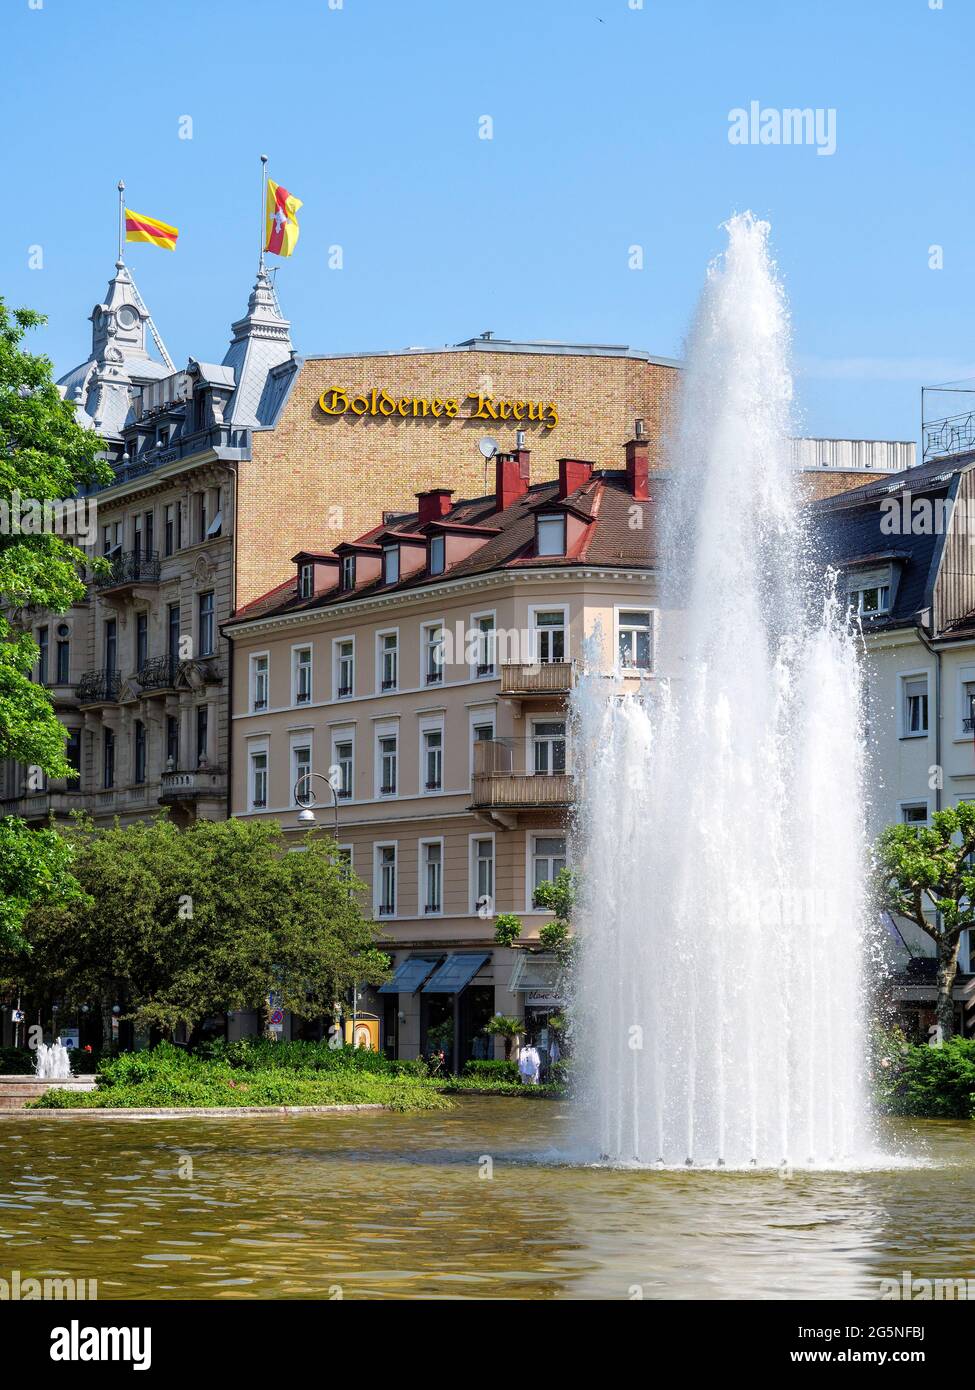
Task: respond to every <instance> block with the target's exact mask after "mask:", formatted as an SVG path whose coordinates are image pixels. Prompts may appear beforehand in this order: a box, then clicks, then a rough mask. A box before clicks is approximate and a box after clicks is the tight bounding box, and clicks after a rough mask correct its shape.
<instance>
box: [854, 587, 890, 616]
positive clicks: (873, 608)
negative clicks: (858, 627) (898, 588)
mask: <svg viewBox="0 0 975 1390" xmlns="http://www.w3.org/2000/svg"><path fill="white" fill-rule="evenodd" d="M850 607H851V608H852V609H853V611H854V613H858V614H859V615H860V616H861V617H864V618H875V617H877V616H879V615H880V614H882V613H888V612H889V611H890V585H889V584H871V585H869V586H868V587H866V588H863V589H853V590H851V592H850Z"/></svg>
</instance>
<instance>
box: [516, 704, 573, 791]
mask: <svg viewBox="0 0 975 1390" xmlns="http://www.w3.org/2000/svg"><path fill="white" fill-rule="evenodd" d="M539 724H561V725H562V729H563V733H562V743H563V745H564V749H565V759H564V761H565V767H564V769H562V770H561V771H556V770H555V769H554V768H552V767H550V768H548V769H547V770H546V771H545V772H539V773H537V774H536V771H535V747H536V745H537V744H538V743H547V744H549V745H551V744H552V743H553V742H554V741H555V740H556V739H557V738H558V737H559V736H558V734H541V735H539V734H536V732H535V730H536V728H537V727H538V725H539ZM530 727H531V732H530V734H529V741H530V744H531V753H530V756H529V757H528V758H526V759H525V771H526V773H529V774H530V775H532V776H535V775H537V776H539V777H562V776H564V775H565V773H567V772H568V771H569V720H568V716H567V715H565V714H560V713H559V712H558V711H557V710H556V711H553V712H552V713H551V714H547V715H546V714H536V715H533V716H532V718H531V720H530ZM550 761H552V762H554V761H555V759H554V757H552V756H551V755H550Z"/></svg>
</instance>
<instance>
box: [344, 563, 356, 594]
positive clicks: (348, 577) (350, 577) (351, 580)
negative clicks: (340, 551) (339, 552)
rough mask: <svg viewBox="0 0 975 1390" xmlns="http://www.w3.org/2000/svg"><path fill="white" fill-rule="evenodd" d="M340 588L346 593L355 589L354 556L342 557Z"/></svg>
mask: <svg viewBox="0 0 975 1390" xmlns="http://www.w3.org/2000/svg"><path fill="white" fill-rule="evenodd" d="M342 588H343V589H344V590H346V591H348V590H349V589H354V588H355V556H354V555H343V556H342Z"/></svg>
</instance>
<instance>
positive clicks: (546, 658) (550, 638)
mask: <svg viewBox="0 0 975 1390" xmlns="http://www.w3.org/2000/svg"><path fill="white" fill-rule="evenodd" d="M535 659H536V660H537V661H540V662H542V664H543V665H547V664H548V663H549V662H552V661H564V660H565V612H564V610H563V609H561V608H553V609H540V610H538V611H537V612H536V613H535Z"/></svg>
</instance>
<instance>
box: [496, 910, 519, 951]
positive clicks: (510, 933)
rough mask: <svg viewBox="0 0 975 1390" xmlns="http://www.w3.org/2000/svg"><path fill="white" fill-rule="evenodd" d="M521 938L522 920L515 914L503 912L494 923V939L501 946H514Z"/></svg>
mask: <svg viewBox="0 0 975 1390" xmlns="http://www.w3.org/2000/svg"><path fill="white" fill-rule="evenodd" d="M519 936H521V918H520V917H519V916H518V915H517V913H515V912H502V913H501V914H500V915H499V916H498V917H497V918H496V920H495V923H494V939H495V941H496V942H497V943H498V945H499V946H512V945H514V943H515V942H516V941H517V940H518V938H519Z"/></svg>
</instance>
